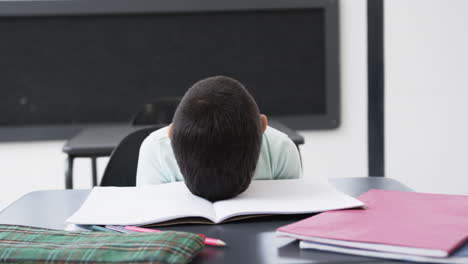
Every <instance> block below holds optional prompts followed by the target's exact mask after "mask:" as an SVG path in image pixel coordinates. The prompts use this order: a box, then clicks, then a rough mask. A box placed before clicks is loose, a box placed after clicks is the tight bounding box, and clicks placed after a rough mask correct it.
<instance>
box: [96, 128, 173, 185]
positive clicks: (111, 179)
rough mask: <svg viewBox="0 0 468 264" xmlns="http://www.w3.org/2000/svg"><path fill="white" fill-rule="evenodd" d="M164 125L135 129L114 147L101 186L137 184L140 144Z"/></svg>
mask: <svg viewBox="0 0 468 264" xmlns="http://www.w3.org/2000/svg"><path fill="white" fill-rule="evenodd" d="M163 126H164V125H157V126H151V127H147V128H142V129H140V130H137V131H134V132H132V133H131V134H129V135H128V136H126V137H125V138H124V139H122V141H121V142H120V143H119V145H118V146H117V147H116V148H115V149H114V151H113V152H112V154H111V157H110V159H109V162H108V163H107V166H106V169H105V170H104V175H103V176H102V180H101V183H100V184H99V185H100V186H135V185H136V170H137V165H138V156H139V152H140V146H141V143H142V142H143V140H144V139H145V138H146V137H147V136H148V135H149V134H151V133H152V132H153V131H155V130H157V129H159V128H161V127H163Z"/></svg>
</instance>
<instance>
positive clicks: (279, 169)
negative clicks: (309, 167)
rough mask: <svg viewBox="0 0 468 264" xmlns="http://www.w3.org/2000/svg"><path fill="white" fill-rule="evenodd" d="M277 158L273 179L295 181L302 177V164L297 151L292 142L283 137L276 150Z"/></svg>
mask: <svg viewBox="0 0 468 264" xmlns="http://www.w3.org/2000/svg"><path fill="white" fill-rule="evenodd" d="M277 151H278V153H277V156H276V157H277V158H276V160H275V162H274V164H275V172H274V175H273V178H274V179H297V178H301V177H302V163H301V157H300V155H299V151H298V149H297V147H296V145H295V144H294V142H293V141H292V140H291V139H290V138H289V137H287V136H286V137H285V138H284V140H282V141H281V143H280V144H279V148H278V149H277Z"/></svg>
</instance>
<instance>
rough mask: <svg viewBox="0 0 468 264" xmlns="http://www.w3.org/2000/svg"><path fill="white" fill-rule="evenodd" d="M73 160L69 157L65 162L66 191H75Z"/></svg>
mask: <svg viewBox="0 0 468 264" xmlns="http://www.w3.org/2000/svg"><path fill="white" fill-rule="evenodd" d="M73 158H74V157H73V156H70V155H68V157H67V159H66V161H65V189H73Z"/></svg>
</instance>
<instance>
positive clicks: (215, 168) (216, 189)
mask: <svg viewBox="0 0 468 264" xmlns="http://www.w3.org/2000/svg"><path fill="white" fill-rule="evenodd" d="M262 134H263V129H262V124H261V120H260V113H259V110H258V106H257V104H256V103H255V100H254V99H253V97H252V96H251V95H250V94H249V92H248V91H247V90H246V89H245V88H244V87H243V85H242V84H240V83H239V82H238V81H236V80H234V79H231V78H228V77H224V76H216V77H210V78H207V79H204V80H201V81H199V82H197V83H196V84H194V85H193V86H192V87H191V88H190V89H189V90H188V91H187V93H186V94H185V95H184V97H183V98H182V100H181V102H180V104H179V106H178V108H177V110H176V112H175V114H174V119H173V124H172V137H171V144H172V148H173V150H174V155H175V158H176V160H177V163H178V165H179V168H180V172H181V173H182V175H183V177H184V180H185V183H186V185H187V187H188V189H189V190H190V191H191V192H192V193H193V194H195V195H198V196H200V197H203V198H205V199H208V200H210V201H216V200H223V199H228V198H232V197H234V196H236V195H238V194H240V193H242V192H243V191H245V190H246V189H247V187H248V186H249V184H250V182H251V180H252V177H253V174H254V172H255V168H256V166H257V161H258V157H259V154H260V148H261V143H262Z"/></svg>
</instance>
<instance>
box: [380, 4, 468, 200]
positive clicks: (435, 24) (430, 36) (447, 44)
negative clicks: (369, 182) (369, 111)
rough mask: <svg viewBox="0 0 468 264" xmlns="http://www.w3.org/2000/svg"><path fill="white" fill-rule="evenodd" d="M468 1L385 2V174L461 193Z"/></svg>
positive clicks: (467, 160)
mask: <svg viewBox="0 0 468 264" xmlns="http://www.w3.org/2000/svg"><path fill="white" fill-rule="evenodd" d="M467 13H468V1H466V0H386V1H385V61H386V65H385V67H386V68H385V78H386V81H385V87H386V90H385V148H386V153H385V156H386V157H385V159H386V175H387V176H389V177H392V178H396V179H399V180H401V181H402V182H404V183H406V184H407V185H409V186H411V187H413V188H414V189H415V190H417V191H422V192H440V193H455V194H468V118H467V114H468V103H467V102H468V16H467Z"/></svg>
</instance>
